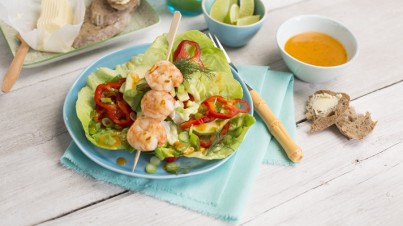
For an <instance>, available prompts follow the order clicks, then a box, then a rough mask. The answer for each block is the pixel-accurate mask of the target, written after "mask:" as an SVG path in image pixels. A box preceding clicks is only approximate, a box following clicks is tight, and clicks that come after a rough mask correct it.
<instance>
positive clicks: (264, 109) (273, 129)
mask: <svg viewBox="0 0 403 226" xmlns="http://www.w3.org/2000/svg"><path fill="white" fill-rule="evenodd" d="M208 35H209V37H210V39H211V40H212V41H213V43H214V45H215V47H217V46H218V48H220V49H221V50H222V51H223V53H224V55H225V57H226V58H227V61H228V63H229V65H230V66H231V67H232V68H233V69H234V70H235V71H238V69H237V68H236V67H235V65H234V64H233V63H232V62H231V59H230V58H229V56H228V54H227V53H226V51H225V49H224V47H223V46H222V45H221V43H220V41H219V40H218V38H217V37H216V36H215V35H211V34H210V33H209V34H208ZM245 84H246V83H245ZM246 87H247V88H248V90H249V93H250V95H251V97H252V101H253V106H254V108H255V111H256V112H257V113H258V114H259V115H260V117H261V118H262V119H263V121H264V122H265V124H266V126H267V128H268V129H269V131H270V133H271V134H272V135H273V136H274V137H275V138H276V140H277V141H278V142H279V143H280V145H281V146H282V147H283V149H284V151H285V152H286V153H287V156H288V158H289V159H290V160H291V161H293V162H299V161H301V160H302V158H303V153H302V150H301V148H300V147H299V146H298V145H297V144H296V143H295V142H294V141H293V140H292V138H291V137H290V135H289V134H288V132H287V130H286V128H285V127H284V125H283V124H282V123H281V121H280V120H279V119H277V118H276V116H275V115H274V114H273V112H272V111H271V109H270V108H269V106H268V105H267V104H266V102H265V101H264V99H263V98H262V97H261V96H260V95H259V93H258V92H256V91H255V90H254V89H252V87H250V86H249V85H248V84H246Z"/></svg>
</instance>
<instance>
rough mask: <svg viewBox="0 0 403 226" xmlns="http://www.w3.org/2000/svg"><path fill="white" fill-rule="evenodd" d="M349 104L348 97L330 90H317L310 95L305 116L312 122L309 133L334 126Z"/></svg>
mask: <svg viewBox="0 0 403 226" xmlns="http://www.w3.org/2000/svg"><path fill="white" fill-rule="evenodd" d="M349 104H350V96H349V95H347V94H345V93H336V92H333V91H330V90H319V91H317V92H315V93H314V94H313V95H311V96H310V97H309V99H308V103H307V105H306V112H305V116H306V118H307V119H308V121H311V122H312V125H311V129H310V132H312V133H313V132H318V131H321V130H324V129H326V128H328V127H329V126H331V125H333V124H335V123H336V122H337V120H338V119H339V118H340V116H341V115H342V114H344V113H345V112H346V111H347V110H348V108H349Z"/></svg>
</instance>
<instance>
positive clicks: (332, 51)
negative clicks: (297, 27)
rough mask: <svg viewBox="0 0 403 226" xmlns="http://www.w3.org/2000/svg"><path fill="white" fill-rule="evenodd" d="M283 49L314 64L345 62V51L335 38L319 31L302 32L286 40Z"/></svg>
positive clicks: (332, 64) (333, 64)
mask: <svg viewBox="0 0 403 226" xmlns="http://www.w3.org/2000/svg"><path fill="white" fill-rule="evenodd" d="M284 48H285V51H286V52H287V53H288V54H290V55H291V56H293V57H294V58H296V59H298V60H300V61H302V62H304V63H307V64H312V65H316V66H337V65H341V64H344V63H346V62H347V51H346V49H345V48H344V46H343V45H342V44H341V43H340V42H339V41H337V40H336V39H335V38H333V37H331V36H329V35H327V34H324V33H321V32H304V33H300V34H297V35H295V36H293V37H291V38H290V39H288V40H287V42H286V44H285V47H284Z"/></svg>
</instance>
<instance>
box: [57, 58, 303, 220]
mask: <svg viewBox="0 0 403 226" xmlns="http://www.w3.org/2000/svg"><path fill="white" fill-rule="evenodd" d="M238 69H239V73H240V75H241V76H242V77H243V78H244V79H245V80H246V81H247V82H248V83H249V84H250V85H251V86H253V87H254V88H255V89H256V90H257V91H258V92H260V93H261V95H262V96H264V98H265V99H266V101H267V102H268V104H269V105H270V106H271V108H272V110H273V112H274V113H275V114H276V115H279V114H281V113H282V112H283V114H281V115H280V117H279V118H280V119H281V120H282V121H283V123H284V124H285V127H286V128H287V129H288V131H290V132H291V134H295V130H296V127H295V120H293V119H294V105H293V81H294V80H293V76H292V74H289V73H284V72H275V71H271V70H269V68H268V67H264V66H242V65H239V66H238ZM256 118H257V122H256V124H255V125H254V126H252V127H251V128H250V131H249V132H248V134H247V136H246V138H245V141H244V142H243V143H242V145H241V147H240V148H239V149H238V150H237V152H236V154H235V155H234V156H232V157H231V158H230V159H229V160H228V161H227V162H226V163H225V164H223V165H222V166H220V167H218V168H217V169H214V170H213V171H210V172H209V173H205V174H200V175H195V176H191V177H184V178H178V179H169V180H152V179H144V178H135V177H131V176H126V175H123V174H118V173H115V172H113V171H110V170H107V169H105V168H103V167H101V166H99V165H98V164H96V163H95V162H93V161H91V160H90V159H88V158H87V157H86V156H85V155H84V154H83V153H82V152H81V151H80V150H79V149H78V147H77V146H76V145H75V144H74V143H73V142H72V143H71V144H70V146H69V147H68V149H67V150H66V152H65V153H64V155H63V156H62V157H61V159H60V161H61V163H62V164H63V165H64V166H66V167H67V168H70V169H73V170H75V171H77V172H78V173H80V174H83V175H87V176H91V177H93V178H95V179H96V180H100V181H104V182H108V183H111V184H115V185H118V186H121V187H123V188H125V189H128V190H131V191H134V192H141V193H144V194H146V195H149V196H152V197H155V198H158V199H161V200H164V201H167V202H170V203H172V204H175V205H179V206H182V207H185V208H188V209H191V210H194V211H197V212H200V213H203V214H206V215H209V216H213V217H215V218H219V219H221V220H225V221H237V220H238V219H239V217H240V216H241V214H242V212H243V210H244V208H245V207H246V205H245V203H246V201H247V199H248V197H249V194H250V192H251V189H252V187H253V184H254V181H255V179H256V175H257V173H258V171H259V168H260V166H261V163H262V162H266V163H275V164H286V165H289V164H291V162H290V161H289V160H288V159H287V157H286V155H285V154H283V151H282V150H281V147H278V144H277V143H276V142H275V141H274V139H271V135H270V134H269V133H268V131H267V129H266V127H265V125H264V124H263V122H262V120H261V119H260V118H259V117H258V116H257V115H256Z"/></svg>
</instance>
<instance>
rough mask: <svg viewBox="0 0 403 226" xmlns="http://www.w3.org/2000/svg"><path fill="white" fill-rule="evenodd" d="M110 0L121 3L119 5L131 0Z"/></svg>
mask: <svg viewBox="0 0 403 226" xmlns="http://www.w3.org/2000/svg"><path fill="white" fill-rule="evenodd" d="M110 2H112V3H115V4H119V5H125V4H127V3H129V2H130V0H110Z"/></svg>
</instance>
